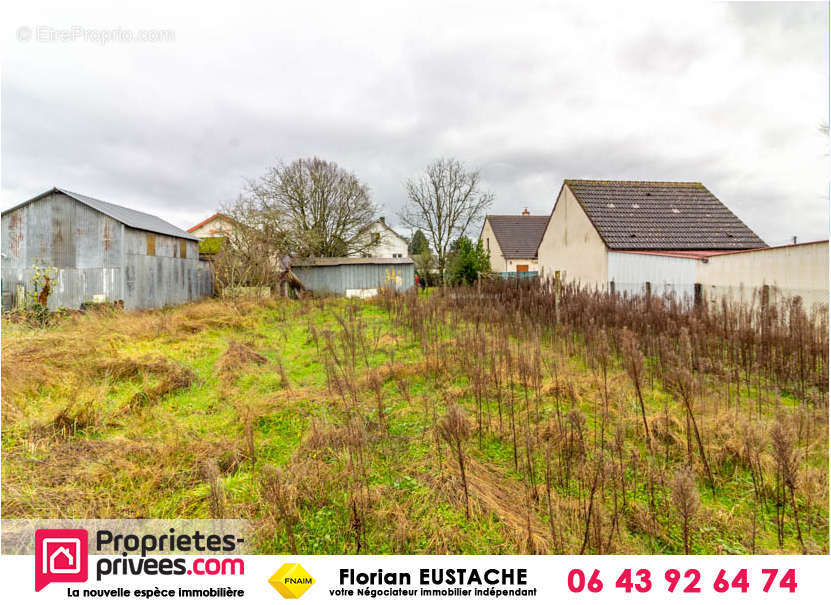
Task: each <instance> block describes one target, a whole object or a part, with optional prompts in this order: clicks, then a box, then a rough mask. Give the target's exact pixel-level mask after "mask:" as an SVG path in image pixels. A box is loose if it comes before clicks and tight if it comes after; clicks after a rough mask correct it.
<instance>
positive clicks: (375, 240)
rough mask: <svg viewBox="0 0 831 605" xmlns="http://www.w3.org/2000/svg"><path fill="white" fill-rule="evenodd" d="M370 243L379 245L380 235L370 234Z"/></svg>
mask: <svg viewBox="0 0 831 605" xmlns="http://www.w3.org/2000/svg"><path fill="white" fill-rule="evenodd" d="M372 243H373V244H380V243H381V234H380V233H373V234H372Z"/></svg>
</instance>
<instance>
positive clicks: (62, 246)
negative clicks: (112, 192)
mask: <svg viewBox="0 0 831 605" xmlns="http://www.w3.org/2000/svg"><path fill="white" fill-rule="evenodd" d="M0 226H2V233H1V234H0V239H2V245H0V253H2V271H0V273H1V274H2V287H0V291H2V306H3V309H9V308H10V307H12V306H14V305H16V304H21V303H22V302H23V301H24V300H26V299H28V298H30V296H31V294H32V293H33V291H34V288H35V282H34V276H35V269H34V266H35V265H37V266H38V267H40V268H41V269H45V270H48V271H49V272H54V276H53V279H51V280H50V282H51V283H50V295H49V296H48V306H49V308H50V309H57V308H61V307H62V308H78V307H80V306H81V305H82V304H83V303H85V302H100V301H123V303H124V307H125V308H127V309H146V308H151V307H162V306H165V305H171V304H178V303H184V302H187V301H191V300H196V299H199V298H202V297H204V296H210V295H211V294H212V292H213V277H212V273H211V270H210V266H209V265H208V264H207V263H204V262H202V261H200V260H199V252H198V240H197V238H196V237H195V236H193V235H191V234H190V233H188V232H186V231H183V230H181V229H179V228H178V227H175V226H173V225H171V224H170V223H168V222H166V221H163V220H162V219H160V218H158V217H156V216H153V215H152V214H146V213H144V212H139V211H137V210H133V209H131V208H126V207H124V206H118V205H116V204H111V203H109V202H104V201H101V200H99V199H95V198H92V197H89V196H86V195H81V194H79V193H73V192H71V191H67V190H66V189H60V188H57V187H55V188H53V189H50V190H49V191H46V192H44V193H41V194H40V195H38V196H36V197H33V198H32V199H30V200H27V201H25V202H23V203H21V204H18V205H17V206H14V207H13V208H10V209H8V210H5V211H4V212H3V213H2V221H1V222H0ZM21 298H22V299H23V300H21Z"/></svg>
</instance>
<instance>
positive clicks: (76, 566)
mask: <svg viewBox="0 0 831 605" xmlns="http://www.w3.org/2000/svg"><path fill="white" fill-rule="evenodd" d="M88 539H89V536H88V535H87V530H85V529H38V530H36V531H35V591H36V592H37V591H40V590H42V589H43V588H44V587H45V586H46V585H47V584H49V583H51V582H86V581H87V541H88Z"/></svg>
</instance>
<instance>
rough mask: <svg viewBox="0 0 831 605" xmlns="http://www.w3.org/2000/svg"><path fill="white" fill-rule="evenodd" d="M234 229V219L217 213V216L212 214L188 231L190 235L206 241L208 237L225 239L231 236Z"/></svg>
mask: <svg viewBox="0 0 831 605" xmlns="http://www.w3.org/2000/svg"><path fill="white" fill-rule="evenodd" d="M233 228H234V219H232V218H231V217H229V216H227V215H225V214H222V213H220V212H217V213H216V214H212V215H211V216H209V217H208V218H206V219H205V220H204V221H202V222H200V223H197V224H195V225H194V226H193V227H191V228H190V229H188V233H190V234H191V235H192V236H194V237H198V238H199V239H204V238H206V237H223V236H226V235H229V234H230V233H231V231H232V230H233Z"/></svg>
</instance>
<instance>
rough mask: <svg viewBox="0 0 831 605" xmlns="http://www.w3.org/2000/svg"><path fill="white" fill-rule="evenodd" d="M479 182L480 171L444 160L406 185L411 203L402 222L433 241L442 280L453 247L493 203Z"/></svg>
mask: <svg viewBox="0 0 831 605" xmlns="http://www.w3.org/2000/svg"><path fill="white" fill-rule="evenodd" d="M479 181H480V175H479V171H478V170H470V171H469V170H468V169H467V168H466V167H465V165H464V164H462V163H461V162H460V161H459V160H456V159H453V158H441V159H438V160H435V161H434V162H432V163H431V164H430V165H429V166H427V169H426V170H425V171H424V174H422V175H421V176H419V177H418V178H415V179H409V180H408V181H407V183H406V188H407V196H408V198H409V201H408V202H407V204H406V205H405V206H404V209H403V210H402V212H401V214H400V217H401V221H402V222H403V223H404V224H405V225H406V226H407V227H410V228H411V229H414V230H415V229H421V230H422V231H423V232H424V233H426V234H427V237H429V238H430V243H431V244H432V246H433V250H435V251H436V260H437V263H438V270H439V274H440V275H441V277H442V280H444V279H445V270H446V269H447V257H448V254H449V252H450V247H451V245H452V243H453V242H454V241H455V240H456V239H458V238H459V237H461V236H462V235H464V234H465V232H466V231H467V229H468V228H469V227H470V225H471V224H472V223H474V222H475V221H478V220H481V219H482V218H484V216H485V212H486V211H487V209H488V208H489V207H490V205H491V203H492V202H493V194H492V193H491V192H489V191H483V190H482V189H481V188H480V182H479Z"/></svg>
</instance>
